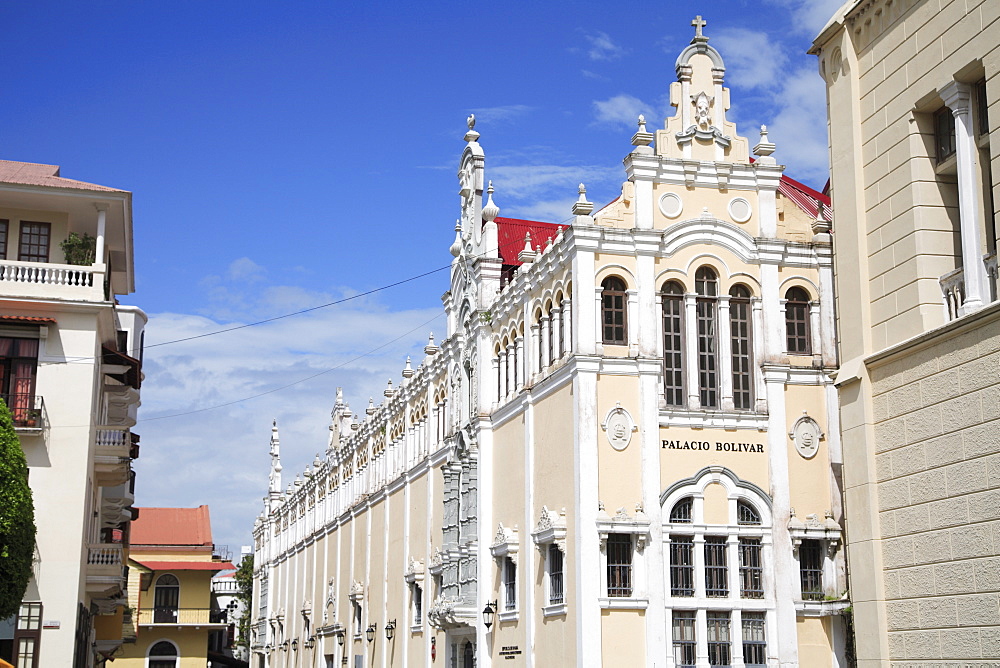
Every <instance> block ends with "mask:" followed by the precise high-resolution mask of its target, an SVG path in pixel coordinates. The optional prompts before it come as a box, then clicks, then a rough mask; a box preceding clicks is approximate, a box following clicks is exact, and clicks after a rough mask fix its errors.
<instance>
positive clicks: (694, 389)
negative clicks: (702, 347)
mask: <svg viewBox="0 0 1000 668" xmlns="http://www.w3.org/2000/svg"><path fill="white" fill-rule="evenodd" d="M697 307H698V296H697V295H693V294H686V295H684V358H685V359H686V360H687V364H685V365H684V373H685V375H686V376H687V378H685V381H686V385H687V393H688V402H687V407H688V408H689V409H691V410H697V409H699V408H701V393H700V387H701V383H700V381H699V379H698V308H697Z"/></svg>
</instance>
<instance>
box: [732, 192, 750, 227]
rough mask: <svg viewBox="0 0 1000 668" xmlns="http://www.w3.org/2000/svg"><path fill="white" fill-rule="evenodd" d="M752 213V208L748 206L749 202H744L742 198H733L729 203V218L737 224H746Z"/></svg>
mask: <svg viewBox="0 0 1000 668" xmlns="http://www.w3.org/2000/svg"><path fill="white" fill-rule="evenodd" d="M752 213H753V208H752V207H751V206H750V202H748V201H746V200H745V199H743V198H742V197H734V198H733V199H732V200H731V201H730V202H729V217H730V218H732V219H733V220H735V221H736V222H737V223H745V222H747V221H748V220H750V215H751V214H752Z"/></svg>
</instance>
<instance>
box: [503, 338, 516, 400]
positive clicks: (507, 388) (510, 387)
mask: <svg viewBox="0 0 1000 668" xmlns="http://www.w3.org/2000/svg"><path fill="white" fill-rule="evenodd" d="M504 361H505V363H506V365H507V373H506V374H505V378H504V384H503V388H504V395H505V396H508V397H509V396H511V395H512V394H514V392H515V391H516V390H517V381H516V377H517V357H516V356H515V355H514V342H513V341H511V342H510V343H508V344H507V353H506V356H505V360H504Z"/></svg>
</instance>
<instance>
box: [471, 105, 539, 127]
mask: <svg viewBox="0 0 1000 668" xmlns="http://www.w3.org/2000/svg"><path fill="white" fill-rule="evenodd" d="M532 110H534V107H530V106H528V105H526V104H508V105H503V106H499V107H480V108H479V109H473V110H472V113H474V114H475V115H476V120H477V121H481V122H483V123H495V124H500V123H508V122H510V121H511V120H513V119H515V118H517V117H519V116H523V115H525V114H527V113H528V112H530V111H532Z"/></svg>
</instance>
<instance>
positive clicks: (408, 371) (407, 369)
mask: <svg viewBox="0 0 1000 668" xmlns="http://www.w3.org/2000/svg"><path fill="white" fill-rule="evenodd" d="M412 376H413V367H412V366H410V356H409V355H407V356H406V366H404V367H403V378H411V377H412Z"/></svg>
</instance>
